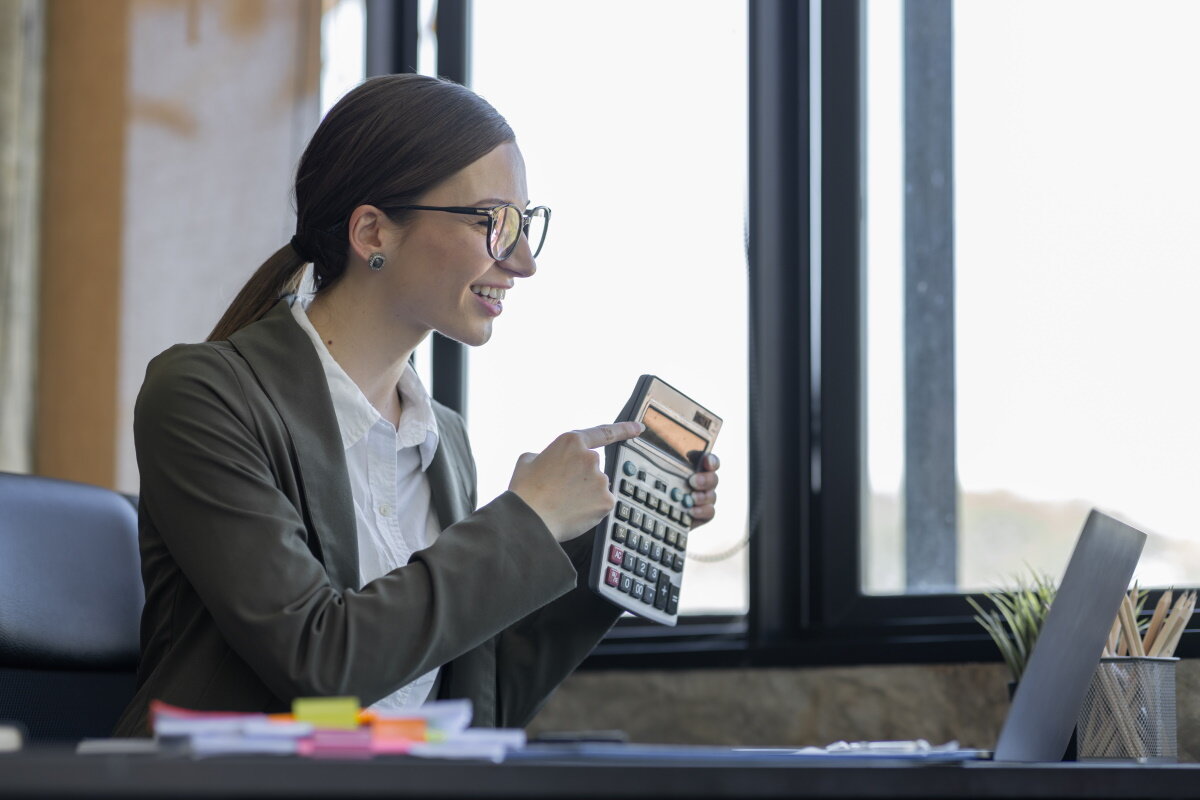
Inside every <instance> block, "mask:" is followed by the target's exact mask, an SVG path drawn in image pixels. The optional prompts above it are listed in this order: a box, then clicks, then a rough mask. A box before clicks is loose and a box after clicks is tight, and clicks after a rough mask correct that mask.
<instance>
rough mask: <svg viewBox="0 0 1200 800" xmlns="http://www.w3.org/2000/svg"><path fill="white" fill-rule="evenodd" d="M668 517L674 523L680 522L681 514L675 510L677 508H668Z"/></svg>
mask: <svg viewBox="0 0 1200 800" xmlns="http://www.w3.org/2000/svg"><path fill="white" fill-rule="evenodd" d="M618 505H620V504H618ZM667 516H668V517H670V518H671V521H672V522H679V512H678V511H676V510H675V506H667Z"/></svg>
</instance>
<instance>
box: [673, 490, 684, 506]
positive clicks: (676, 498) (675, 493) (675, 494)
mask: <svg viewBox="0 0 1200 800" xmlns="http://www.w3.org/2000/svg"><path fill="white" fill-rule="evenodd" d="M682 498H683V489H680V488H679V487H678V486H676V487H674V488H673V489H671V499H672V500H674V501H675V502H676V503H678V502H679V501H680V500H681V499H682Z"/></svg>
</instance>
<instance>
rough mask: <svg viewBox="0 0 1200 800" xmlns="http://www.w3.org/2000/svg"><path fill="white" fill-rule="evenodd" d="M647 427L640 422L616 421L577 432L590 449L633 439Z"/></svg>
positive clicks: (584, 444)
mask: <svg viewBox="0 0 1200 800" xmlns="http://www.w3.org/2000/svg"><path fill="white" fill-rule="evenodd" d="M645 429H646V426H645V425H643V424H642V423H640V422H614V423H612V424H610V425H597V426H596V427H594V428H584V429H583V430H580V431H577V433H578V434H579V435H580V437H581V438H582V439H583V446H584V447H587V448H589V449H590V448H593V447H603V446H604V445H608V444H612V443H614V442H623V441H625V440H626V439H632V438H633V437H635V436H637V435H638V434H639V433H641V432H642V431H643V430H645Z"/></svg>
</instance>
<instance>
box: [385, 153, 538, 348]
mask: <svg viewBox="0 0 1200 800" xmlns="http://www.w3.org/2000/svg"><path fill="white" fill-rule="evenodd" d="M502 203H512V204H513V205H515V206H516V207H517V208H520V209H522V210H524V209H525V208H526V207H527V206H528V204H529V193H528V189H527V188H526V184H525V162H524V160H523V159H522V158H521V151H520V150H519V149H518V148H517V145H516V144H515V143H512V142H509V143H506V144H502V145H500V146H499V147H497V148H496V149H495V150H493V151H491V152H490V153H488V154H487V155H485V156H484V157H483V158H481V159H479V160H478V161H476V162H475V163H473V164H471V165H470V166H468V167H466V168H465V169H463V170H461V171H460V172H458V173H456V174H455V175H453V176H452V177H451V178H450V179H449V180H447V181H445V182H444V183H442V184H441V185H439V186H438V187H437V188H435V189H433V190H432V191H430V192H429V193H427V194H426V195H425V196H424V197H422V198H421V199H420V200H418V201H417V204H419V205H426V206H472V207H476V208H490V207H492V206H497V205H500V204H502ZM408 213H409V215H410V216H409V219H408V220H407V221H406V222H405V224H404V225H403V226H395V225H391V226H390V231H389V233H390V235H389V236H387V240H386V241H387V252H386V253H385V254H386V255H387V264H386V266H384V268H383V270H382V271H381V272H380V273H377V274H376V275H374V276H372V277H374V278H382V277H385V274H386V280H387V282H388V290H389V296H390V297H391V298H394V300H393V302H392V303H390V304H389V305H390V307H391V310H392V313H394V314H395V315H396V317H397V319H396V321H397V322H399V323H400V324H402V325H415V326H418V327H419V328H420V329H422V333H427V332H428V331H430V330H436V331H438V332H440V333H441V334H443V335H444V336H448V337H450V338H451V339H455V340H457V341H460V342H462V343H464V344H469V345H481V344H483V343H484V342H486V341H487V340H488V339H490V338H491V335H492V322H493V320H495V319H496V318H497V317H498V316H500V314H501V312H502V311H503V308H504V302H503V300H504V294H505V292H506V291H507V290H509V289H511V288H512V287H513V285H514V284H515V283H516V279H517V278H522V277H528V276H530V275H532V274H533V273H534V270H535V269H536V267H535V265H534V261H533V254H532V253H531V252H530V249H529V242H528V241H527V240H526V238H525V237H524V236H522V237H521V239H520V241H519V242H518V244H517V248H516V250H514V251H513V253H512V255H510V256H509V257H508V258H507V259H505V260H504V261H495V260H493V259H492V257H491V256H489V255H488V252H487V225H488V218H487V217H485V216H474V215H470V214H451V213H447V212H444V211H410V212H408ZM489 294H490V295H496V297H489V296H487V295H489Z"/></svg>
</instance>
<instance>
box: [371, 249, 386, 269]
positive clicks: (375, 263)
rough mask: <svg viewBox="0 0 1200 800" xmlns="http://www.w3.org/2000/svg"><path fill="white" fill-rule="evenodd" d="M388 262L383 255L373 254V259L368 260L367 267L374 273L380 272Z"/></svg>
mask: <svg viewBox="0 0 1200 800" xmlns="http://www.w3.org/2000/svg"><path fill="white" fill-rule="evenodd" d="M386 262H387V258H385V257H384V255H383V253H371V257H370V258H368V259H367V266H368V267H370V268H371V270H372V271H374V272H379V270H381V269H383V265H384V264H385V263H386Z"/></svg>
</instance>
